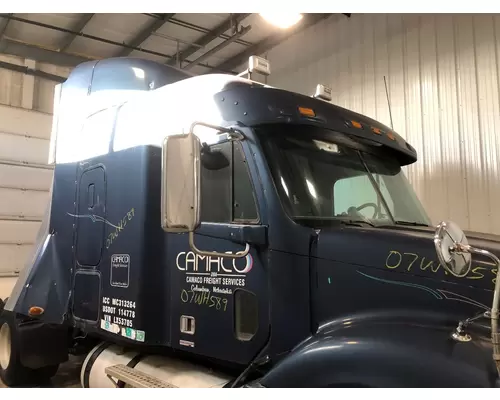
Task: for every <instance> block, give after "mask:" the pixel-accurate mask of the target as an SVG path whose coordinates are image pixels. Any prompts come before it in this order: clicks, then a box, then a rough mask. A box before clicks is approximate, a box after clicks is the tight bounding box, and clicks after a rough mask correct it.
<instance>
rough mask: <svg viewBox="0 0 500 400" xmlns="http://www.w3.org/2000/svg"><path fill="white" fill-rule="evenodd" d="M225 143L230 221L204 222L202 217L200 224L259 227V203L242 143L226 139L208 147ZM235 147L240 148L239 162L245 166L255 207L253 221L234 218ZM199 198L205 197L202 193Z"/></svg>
mask: <svg viewBox="0 0 500 400" xmlns="http://www.w3.org/2000/svg"><path fill="white" fill-rule="evenodd" d="M227 143H229V144H230V155H231V159H230V164H229V167H228V168H230V182H229V188H230V204H231V211H230V215H231V217H230V220H229V221H226V222H213V221H206V220H204V219H203V216H200V217H201V218H200V219H201V221H200V222H201V223H202V224H212V225H259V224H260V223H261V216H260V209H259V202H258V200H257V196H256V188H255V183H254V180H253V177H252V173H251V171H250V168H249V166H248V157H247V155H246V152H245V146H244V144H243V142H242V141H240V140H226V139H222V140H220V141H218V142H215V143H210V144H209V145H208V146H209V147H210V148H213V147H214V146H220V145H224V144H227ZM237 146H240V149H239V150H240V151H241V162H243V164H244V165H245V166H244V167H243V169H244V171H245V172H246V175H247V177H248V180H249V183H250V188H251V192H252V200H253V204H254V206H255V211H256V215H257V217H256V218H253V219H240V218H235V206H234V204H235V201H234V200H235V193H234V182H235V169H234V165H235V152H236V151H237V150H238V149H237ZM201 168H203V166H202V165H201ZM201 196H203V197H205V195H204V194H203V192H202V193H201ZM202 201H203V200H202Z"/></svg>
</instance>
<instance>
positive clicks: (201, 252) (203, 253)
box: [189, 231, 250, 258]
mask: <svg viewBox="0 0 500 400" xmlns="http://www.w3.org/2000/svg"><path fill="white" fill-rule="evenodd" d="M189 247H191V250H193V252H194V253H195V254H197V255H199V256H209V257H227V258H243V257H246V256H247V255H248V253H249V252H250V245H249V244H248V243H246V245H245V250H243V251H238V252H237V253H235V254H232V253H219V252H217V251H205V250H200V249H198V248H197V247H196V245H195V244H194V232H193V231H191V232H189Z"/></svg>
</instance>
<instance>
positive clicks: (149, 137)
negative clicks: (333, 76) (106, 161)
mask: <svg viewBox="0 0 500 400" xmlns="http://www.w3.org/2000/svg"><path fill="white" fill-rule="evenodd" d="M231 82H246V83H248V82H251V81H249V80H247V79H243V78H239V77H235V76H232V75H224V74H209V75H200V76H196V77H192V78H187V79H184V80H181V81H179V82H175V83H172V84H169V85H165V86H163V87H160V88H158V89H155V90H152V91H131V92H130V93H129V95H130V97H129V98H128V99H126V100H123V94H124V91H123V90H120V91H119V93H117V92H116V91H114V90H103V91H100V92H97V93H95V94H92V95H90V96H81V94H80V93H71V88H70V92H69V93H68V92H66V93H63V96H62V97H63V100H62V101H61V104H60V108H59V115H58V116H57V118H58V132H57V145H56V146H57V150H56V151H57V153H56V160H57V161H56V162H57V163H71V162H79V161H83V160H86V159H88V158H92V157H97V156H100V155H104V154H107V153H108V151H109V148H110V142H111V140H113V143H111V148H112V149H113V151H120V150H124V149H128V148H131V147H135V146H145V145H151V146H156V147H161V146H162V143H163V140H164V138H165V137H166V136H168V135H173V134H179V133H187V132H188V131H189V129H190V127H191V125H192V123H193V122H195V121H201V122H205V123H209V124H214V125H216V124H220V122H221V120H223V117H222V115H221V114H220V111H219V109H218V108H217V105H216V103H215V102H214V101H207V99H210V98H211V97H212V96H213V95H214V94H215V93H218V92H220V91H222V90H223V89H224V88H225V87H226V86H227V84H229V83H231ZM117 99H119V100H117ZM113 121H114V122H115V123H114V138H113ZM194 133H195V134H196V135H197V136H199V137H200V140H201V141H202V142H203V141H208V142H210V141H211V140H210V138H215V132H214V131H213V130H212V129H209V128H205V127H202V126H197V127H196V128H195V132H194ZM112 138H113V139H112Z"/></svg>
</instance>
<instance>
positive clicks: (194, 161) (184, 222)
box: [161, 122, 250, 258]
mask: <svg viewBox="0 0 500 400" xmlns="http://www.w3.org/2000/svg"><path fill="white" fill-rule="evenodd" d="M196 125H202V126H205V127H208V128H212V129H214V130H217V131H219V132H223V133H227V134H229V135H231V138H233V139H234V140H237V139H239V138H240V137H242V135H241V134H239V133H238V132H236V131H234V130H231V129H226V128H222V127H217V126H214V125H210V124H204V123H202V122H195V123H193V125H192V126H191V129H190V130H189V133H188V134H187V135H171V136H167V137H166V138H165V140H164V141H163V147H162V171H161V175H162V176H161V226H162V228H163V230H164V231H166V232H178V233H184V232H188V233H189V246H190V247H191V249H192V250H193V251H194V252H195V253H196V254H198V255H200V256H214V257H227V258H242V257H246V256H247V254H248V253H249V252H250V245H249V244H248V243H247V244H246V246H245V249H244V250H242V251H239V252H236V253H233V254H228V253H218V252H215V251H204V250H199V249H198V248H197V247H196V245H195V243H194V231H195V230H196V229H197V228H198V227H199V226H200V208H201V207H200V205H201V196H200V194H201V193H200V192H201V190H200V188H201V185H200V183H201V182H200V181H201V178H200V177H201V170H200V158H201V154H202V151H201V148H202V146H201V143H200V139H199V138H198V137H197V136H196V135H195V134H194V133H193V129H194V127H195V126H196ZM205 153H206V152H205ZM204 161H205V162H206V163H207V164H209V165H210V167H211V168H214V169H217V168H221V166H223V165H224V163H225V162H227V159H225V157H224V156H223V155H222V154H218V153H212V154H209V153H206V154H205V160H204Z"/></svg>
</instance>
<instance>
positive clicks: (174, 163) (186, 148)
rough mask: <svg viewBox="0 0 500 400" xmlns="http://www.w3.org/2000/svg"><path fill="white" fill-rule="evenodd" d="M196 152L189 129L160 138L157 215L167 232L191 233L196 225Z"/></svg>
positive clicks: (198, 147)
mask: <svg viewBox="0 0 500 400" xmlns="http://www.w3.org/2000/svg"><path fill="white" fill-rule="evenodd" d="M200 154H201V144H200V139H199V138H198V137H197V136H196V135H194V134H193V133H192V132H190V133H189V134H187V135H172V136H167V137H166V138H165V140H164V141H163V151H162V180H161V199H162V201H161V214H162V228H163V230H165V231H167V232H193V231H194V230H196V228H198V226H199V225H200Z"/></svg>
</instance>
